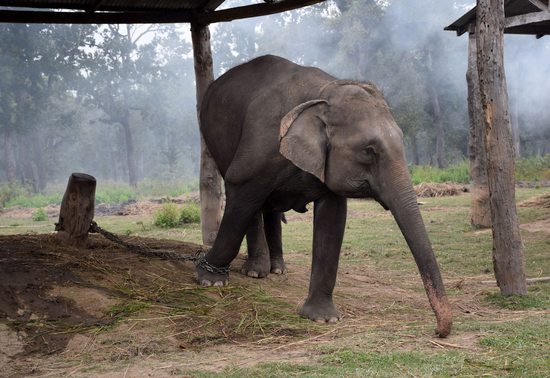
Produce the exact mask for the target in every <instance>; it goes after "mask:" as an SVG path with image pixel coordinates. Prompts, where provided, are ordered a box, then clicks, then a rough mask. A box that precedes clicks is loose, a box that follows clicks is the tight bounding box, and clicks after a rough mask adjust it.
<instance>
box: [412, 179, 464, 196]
mask: <svg viewBox="0 0 550 378" xmlns="http://www.w3.org/2000/svg"><path fill="white" fill-rule="evenodd" d="M414 190H415V192H416V195H417V196H418V197H446V196H458V195H460V194H462V193H464V192H467V191H468V188H467V187H466V186H465V185H462V184H455V183H450V182H446V183H436V184H434V183H422V184H419V185H415V187H414Z"/></svg>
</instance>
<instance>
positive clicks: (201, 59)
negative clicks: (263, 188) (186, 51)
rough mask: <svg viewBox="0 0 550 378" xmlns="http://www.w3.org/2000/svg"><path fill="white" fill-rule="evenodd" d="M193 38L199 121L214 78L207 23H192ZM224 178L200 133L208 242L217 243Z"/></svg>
mask: <svg viewBox="0 0 550 378" xmlns="http://www.w3.org/2000/svg"><path fill="white" fill-rule="evenodd" d="M191 38H192V40H193V56H194V58H195V79H196V86H197V88H196V89H197V116H198V118H199V124H200V107H201V103H202V99H203V97H204V94H205V93H206V89H207V88H208V86H209V85H210V83H211V82H212V81H214V68H213V65H212V50H211V47H210V31H209V29H208V25H201V24H197V23H193V24H192V25H191ZM221 182H222V180H221V175H220V173H219V171H218V167H217V166H216V162H215V161H214V159H213V158H212V155H211V154H210V152H209V151H208V148H207V147H206V144H205V143H204V139H203V138H202V136H201V164H200V202H201V226H202V241H203V244H205V245H213V244H214V240H216V235H217V233H218V228H219V226H220V222H221V219H222V213H223V197H222V187H221Z"/></svg>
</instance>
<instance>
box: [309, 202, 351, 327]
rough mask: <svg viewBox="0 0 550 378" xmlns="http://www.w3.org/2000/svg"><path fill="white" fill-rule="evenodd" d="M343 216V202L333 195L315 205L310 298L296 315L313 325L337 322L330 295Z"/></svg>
mask: <svg viewBox="0 0 550 378" xmlns="http://www.w3.org/2000/svg"><path fill="white" fill-rule="evenodd" d="M346 213H347V200H346V198H344V197H340V196H338V195H336V194H334V193H329V194H327V195H326V196H324V197H323V198H321V199H319V200H317V201H315V207H314V219H313V258H312V259H313V261H312V265H311V280H310V284H309V295H308V297H307V299H306V301H305V303H304V304H303V305H302V307H301V308H300V310H299V314H300V315H301V316H303V317H306V318H309V319H311V320H314V321H316V322H330V323H333V322H336V321H338V320H340V313H339V312H338V310H337V309H336V307H335V306H334V303H333V301H332V292H333V290H334V285H335V284H336V274H337V272H338V259H339V257H340V249H341V247H342V239H343V237H344V229H345V226H346Z"/></svg>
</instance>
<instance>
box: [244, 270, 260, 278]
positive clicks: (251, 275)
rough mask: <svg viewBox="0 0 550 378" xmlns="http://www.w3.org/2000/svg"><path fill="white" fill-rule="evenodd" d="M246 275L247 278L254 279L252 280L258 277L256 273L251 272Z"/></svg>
mask: <svg viewBox="0 0 550 378" xmlns="http://www.w3.org/2000/svg"><path fill="white" fill-rule="evenodd" d="M246 275H247V276H248V277H254V278H258V276H259V274H258V272H255V271H253V270H250V271H249V272H248V273H246Z"/></svg>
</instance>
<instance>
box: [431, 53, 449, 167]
mask: <svg viewBox="0 0 550 378" xmlns="http://www.w3.org/2000/svg"><path fill="white" fill-rule="evenodd" d="M428 71H429V72H430V76H431V77H434V75H433V67H432V53H431V51H430V50H429V49H428ZM429 86H430V95H431V97H432V107H433V112H434V123H435V130H436V136H435V159H436V161H437V166H438V167H439V168H445V167H446V166H447V159H446V158H445V129H444V128H443V118H442V116H441V106H440V104H439V94H438V93H437V88H436V87H435V83H433V81H430V84H429Z"/></svg>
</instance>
